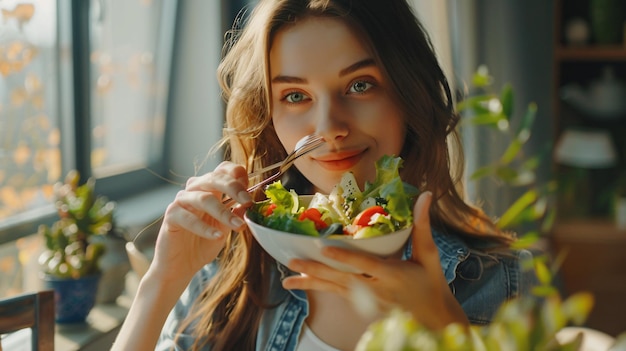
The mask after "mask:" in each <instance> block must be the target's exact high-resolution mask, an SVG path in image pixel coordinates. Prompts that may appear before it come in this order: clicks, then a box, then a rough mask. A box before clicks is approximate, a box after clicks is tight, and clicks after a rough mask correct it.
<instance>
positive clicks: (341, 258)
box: [321, 246, 384, 277]
mask: <svg viewBox="0 0 626 351" xmlns="http://www.w3.org/2000/svg"><path fill="white" fill-rule="evenodd" d="M321 252H322V255H324V256H325V257H328V258H330V259H332V260H334V261H337V262H340V263H343V264H346V265H349V266H352V267H354V268H355V269H356V270H357V271H359V272H362V273H363V274H367V275H369V276H373V277H377V276H379V275H380V274H381V273H380V270H382V269H383V268H384V266H383V265H381V260H382V259H381V258H379V257H376V256H373V255H368V254H365V253H359V252H355V251H352V250H349V249H344V248H340V247H336V246H327V247H323V248H322V250H321Z"/></svg>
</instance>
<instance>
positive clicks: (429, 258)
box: [411, 191, 440, 266]
mask: <svg viewBox="0 0 626 351" xmlns="http://www.w3.org/2000/svg"><path fill="white" fill-rule="evenodd" d="M432 197H433V194H432V193H431V192H430V191H425V192H423V193H422V194H420V196H419V197H418V199H417V202H416V203H415V206H414V207H413V233H412V235H411V238H412V241H411V244H412V250H411V261H413V262H417V263H420V264H421V265H422V266H429V265H430V264H433V263H435V262H436V264H440V263H439V251H438V250H437V246H436V245H435V242H434V241H433V236H432V232H431V228H430V215H429V213H430V211H429V210H430V204H431V202H432Z"/></svg>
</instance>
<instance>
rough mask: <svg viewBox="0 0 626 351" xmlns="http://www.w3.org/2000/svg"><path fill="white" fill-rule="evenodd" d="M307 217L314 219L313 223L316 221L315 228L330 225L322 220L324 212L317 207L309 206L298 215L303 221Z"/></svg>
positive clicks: (318, 228)
mask: <svg viewBox="0 0 626 351" xmlns="http://www.w3.org/2000/svg"><path fill="white" fill-rule="evenodd" d="M305 219H310V220H312V221H313V223H315V229H317V230H320V229H324V228H326V227H328V223H326V222H324V220H322V213H321V212H320V210H318V209H317V208H307V209H306V210H304V211H303V212H302V213H301V214H300V216H299V217H298V220H301V221H303V220H305Z"/></svg>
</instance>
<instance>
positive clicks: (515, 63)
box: [449, 0, 554, 214]
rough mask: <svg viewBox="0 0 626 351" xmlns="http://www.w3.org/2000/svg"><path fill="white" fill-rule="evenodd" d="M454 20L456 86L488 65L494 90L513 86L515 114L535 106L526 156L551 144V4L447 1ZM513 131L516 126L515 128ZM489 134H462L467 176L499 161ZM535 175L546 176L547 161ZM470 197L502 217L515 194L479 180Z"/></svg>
mask: <svg viewBox="0 0 626 351" xmlns="http://www.w3.org/2000/svg"><path fill="white" fill-rule="evenodd" d="M449 4H450V11H451V18H452V26H453V30H452V36H453V40H452V41H453V61H454V70H455V73H456V80H457V82H463V81H465V82H468V81H470V79H471V74H472V73H473V72H474V70H475V69H476V68H477V66H478V65H482V64H484V65H487V67H488V68H489V71H490V73H491V75H492V76H493V77H494V78H495V81H494V87H497V88H498V89H499V88H501V87H502V85H503V84H505V83H511V84H512V86H513V89H514V92H515V116H517V117H516V118H519V117H520V116H521V115H522V114H524V113H525V111H526V108H527V105H528V103H530V102H535V103H536V104H537V105H538V112H537V116H536V121H535V124H534V127H533V130H532V136H531V140H530V141H529V142H528V144H527V147H526V149H525V152H527V153H528V154H533V153H535V152H537V151H538V150H540V149H541V148H543V147H545V146H546V145H547V143H551V142H552V140H551V139H552V135H553V132H552V124H553V122H552V121H553V116H552V114H553V112H552V110H553V108H552V101H551V94H552V90H551V88H552V84H553V83H552V37H553V36H552V32H553V7H554V5H553V1H546V0H527V1H501V0H462V1H459V0H449ZM513 127H514V128H515V125H514V126H513ZM493 135H494V133H492V132H489V131H487V132H485V133H482V132H476V133H472V134H471V135H466V136H465V137H466V140H470V142H468V145H466V158H467V162H468V173H471V172H472V171H473V170H475V169H476V165H484V164H486V163H487V162H489V161H491V160H495V159H497V158H498V157H499V156H500V155H501V153H502V151H503V147H504V144H503V143H502V141H500V140H497V139H495V140H494V137H493ZM538 176H539V178H540V179H543V180H546V179H547V178H548V177H549V176H550V160H549V159H546V160H545V162H544V165H543V167H542V168H540V169H539V172H538ZM469 190H470V196H472V197H473V198H477V199H480V200H483V202H484V204H485V208H486V210H487V211H488V213H495V214H501V213H502V211H503V210H504V209H505V208H506V207H508V205H510V203H511V202H512V201H513V200H514V199H515V198H516V196H517V195H518V194H516V193H515V192H514V191H507V190H505V189H501V188H498V187H497V186H496V185H495V184H494V183H493V182H488V181H487V182H481V183H479V184H475V185H474V187H473V188H470V189H469Z"/></svg>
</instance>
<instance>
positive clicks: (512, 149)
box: [500, 139, 524, 165]
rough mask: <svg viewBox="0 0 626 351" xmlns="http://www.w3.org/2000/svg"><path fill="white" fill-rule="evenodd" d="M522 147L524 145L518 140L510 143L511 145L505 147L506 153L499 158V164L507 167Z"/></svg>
mask: <svg viewBox="0 0 626 351" xmlns="http://www.w3.org/2000/svg"><path fill="white" fill-rule="evenodd" d="M523 145H524V143H522V142H521V141H520V140H519V139H515V140H513V141H511V144H509V147H507V149H506V151H505V152H504V154H503V155H502V157H501V158H500V163H501V164H503V165H508V164H509V163H511V161H513V160H514V159H515V157H516V156H517V155H518V154H519V152H520V151H521V150H522V146H523Z"/></svg>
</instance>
